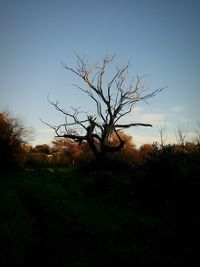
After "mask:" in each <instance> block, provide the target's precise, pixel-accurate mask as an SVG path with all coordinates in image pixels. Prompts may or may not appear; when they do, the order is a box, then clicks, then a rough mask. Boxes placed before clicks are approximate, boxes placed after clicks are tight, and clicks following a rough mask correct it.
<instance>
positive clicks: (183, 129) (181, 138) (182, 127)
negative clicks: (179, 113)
mask: <svg viewBox="0 0 200 267" xmlns="http://www.w3.org/2000/svg"><path fill="white" fill-rule="evenodd" d="M187 138H188V124H187V123H186V122H179V123H178V125H177V130H176V139H177V142H178V144H179V145H180V146H181V147H184V146H185V143H186V141H187Z"/></svg>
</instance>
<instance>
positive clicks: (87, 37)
mask: <svg viewBox="0 0 200 267" xmlns="http://www.w3.org/2000/svg"><path fill="white" fill-rule="evenodd" d="M199 14H200V1H198V0H168V1H165V0H130V1H129V0H123V1H114V0H110V1H108V0H106V1H105V0H101V1H96V0H93V1H90V0H85V1H81V0H77V1H74V0H73V1H71V0H65V1H64V0H63V1H62V0H54V1H53V0H49V1H47V0H34V1H30V0H26V1H25V0H0V110H5V109H8V110H9V111H10V112H11V113H12V114H13V115H14V116H17V117H19V118H20V119H21V120H22V121H23V122H24V124H25V126H26V127H33V128H34V140H32V143H33V144H34V145H35V144H44V143H47V144H49V143H50V142H51V141H52V139H53V137H54V132H53V131H52V130H51V129H50V128H48V127H47V126H46V125H44V124H43V123H41V121H40V118H42V119H43V120H45V121H47V122H48V123H50V124H52V125H56V124H57V123H59V122H61V121H62V117H61V114H59V113H58V112H57V111H55V110H54V109H53V107H52V106H51V105H49V103H48V96H49V97H50V99H51V100H59V101H60V105H61V106H62V107H64V108H65V109H68V107H70V106H75V107H76V106H81V107H82V109H83V110H84V108H85V110H93V108H94V105H93V103H92V102H91V101H90V100H89V99H88V98H87V97H86V96H85V95H84V94H83V92H81V91H79V90H77V89H76V88H75V87H73V84H79V82H80V80H79V79H78V77H76V76H75V75H73V73H71V72H68V71H67V70H66V69H64V68H63V67H62V66H61V61H64V62H66V63H67V64H68V65H70V66H75V65H76V57H75V54H74V53H78V54H80V55H85V56H86V57H87V59H88V62H90V63H91V64H94V63H96V62H97V61H101V59H102V58H103V57H104V56H105V55H106V54H109V55H113V54H116V57H115V60H114V62H113V64H112V66H113V70H114V68H115V67H116V66H124V65H125V64H127V62H130V68H129V77H130V79H132V78H134V77H135V75H144V74H148V75H147V77H146V79H145V85H146V87H148V88H149V91H148V92H150V91H151V90H155V89H157V88H161V87H164V86H167V88H166V89H165V90H163V91H162V92H161V93H160V94H159V95H156V96H155V97H154V98H151V99H150V100H149V101H148V103H147V104H146V103H142V102H139V103H138V104H137V106H136V107H135V108H134V109H133V112H132V113H131V114H129V115H128V116H127V118H125V121H126V122H127V121H128V122H144V123H152V124H153V126H154V127H153V128H141V127H140V128H139V127H138V128H131V129H129V131H128V133H129V134H131V135H133V140H134V142H135V143H136V144H137V145H138V146H139V145H141V144H143V143H149V142H153V141H158V140H159V127H160V125H163V124H165V127H166V139H167V142H174V140H175V139H174V138H175V132H176V129H177V125H178V124H180V123H181V124H182V125H183V124H184V125H186V124H187V127H188V129H189V130H188V131H189V135H190V137H191V136H192V135H193V132H194V129H195V127H196V124H197V123H198V122H199V121H200V118H199V114H200V105H199V100H200V88H199V84H200V53H199V48H200V28H199V25H200V16H199Z"/></svg>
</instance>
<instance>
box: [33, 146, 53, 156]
mask: <svg viewBox="0 0 200 267" xmlns="http://www.w3.org/2000/svg"><path fill="white" fill-rule="evenodd" d="M34 152H36V153H43V154H50V152H51V148H50V147H49V146H48V145H47V144H43V145H36V146H35V148H34Z"/></svg>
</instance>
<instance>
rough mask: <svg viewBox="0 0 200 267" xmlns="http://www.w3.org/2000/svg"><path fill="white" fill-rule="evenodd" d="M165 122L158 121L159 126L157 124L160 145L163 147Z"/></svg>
mask: <svg viewBox="0 0 200 267" xmlns="http://www.w3.org/2000/svg"><path fill="white" fill-rule="evenodd" d="M166 130H167V128H166V122H165V121H164V122H160V124H159V126H158V131H159V135H160V145H161V147H164V145H165V143H166Z"/></svg>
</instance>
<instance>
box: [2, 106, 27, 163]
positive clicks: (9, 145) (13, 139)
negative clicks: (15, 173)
mask: <svg viewBox="0 0 200 267" xmlns="http://www.w3.org/2000/svg"><path fill="white" fill-rule="evenodd" d="M30 136H31V130H30V129H27V128H25V127H24V125H23V123H22V122H21V121H20V120H19V119H18V118H15V117H12V116H11V115H10V114H9V112H7V111H3V112H1V113H0V166H11V165H12V166H14V165H15V166H17V165H20V163H21V162H20V160H21V158H20V157H21V153H22V152H23V146H24V144H25V143H26V142H27V140H28V138H30Z"/></svg>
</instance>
